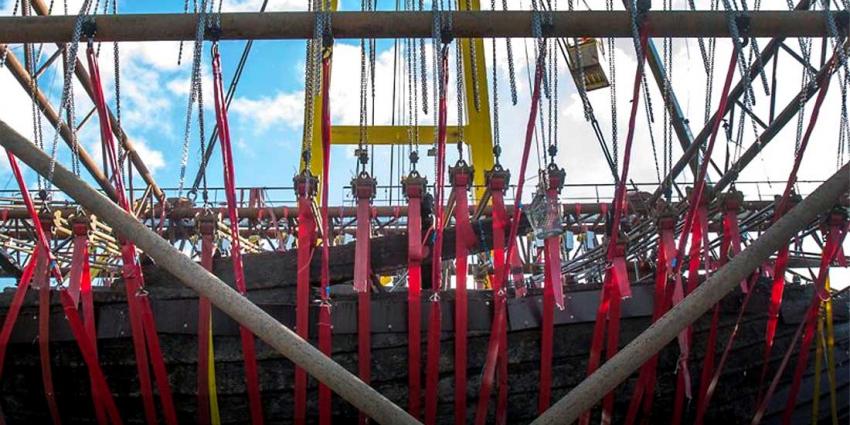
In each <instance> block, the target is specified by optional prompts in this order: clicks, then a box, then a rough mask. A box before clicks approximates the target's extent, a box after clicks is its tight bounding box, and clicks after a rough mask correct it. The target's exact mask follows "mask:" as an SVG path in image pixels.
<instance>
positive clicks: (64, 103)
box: [47, 0, 91, 182]
mask: <svg viewBox="0 0 850 425" xmlns="http://www.w3.org/2000/svg"><path fill="white" fill-rule="evenodd" d="M90 5H91V0H84V2H83V5H82V7H81V8H80V13H79V14H78V15H77V19H76V21H75V22H74V32H73V33H72V35H71V45H70V46H67V47H68V55H67V59H66V61H65V75H64V81H63V87H62V97H61V99H60V101H59V110H58V111H57V115H58V116H59V117H60V119H61V117H62V112H63V111H65V110H67V111H68V117H69V119H68V121H69V122H68V123H66V124H67V126H68V128H69V129H70V130H71V132H72V133H74V132H75V131H74V130H75V129H74V127H75V124H74V110H73V108H69V106H70V99H71V96H72V94H71V91H72V86H73V76H74V71H75V70H76V68H77V51H78V49H79V45H80V37H81V35H82V32H83V22H84V21H85V20H86V19H88V18H87V17H86V15H85V11H86V10H88V7H89V6H90ZM61 128H62V126H61V125H58V126H56V131H55V132H54V133H53V143H52V144H51V146H50V165H49V166H48V169H47V181H48V182H52V181H53V172H54V171H55V169H56V153H57V148H58V145H59V130H60V129H61ZM76 144H77V140H76V136H75V137H74V145H75V146H76Z"/></svg>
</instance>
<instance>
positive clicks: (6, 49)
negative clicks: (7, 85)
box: [0, 0, 21, 69]
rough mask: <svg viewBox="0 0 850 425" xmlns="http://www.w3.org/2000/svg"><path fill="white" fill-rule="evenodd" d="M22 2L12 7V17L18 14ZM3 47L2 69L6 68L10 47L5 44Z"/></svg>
mask: <svg viewBox="0 0 850 425" xmlns="http://www.w3.org/2000/svg"><path fill="white" fill-rule="evenodd" d="M20 2H21V0H15V4H14V6H12V16H15V15H17V14H18V6H19V5H20ZM3 47H4V48H3V55H2V56H0V69H2V68H3V67H4V66H6V57H7V56H9V45H8V44H4V45H3Z"/></svg>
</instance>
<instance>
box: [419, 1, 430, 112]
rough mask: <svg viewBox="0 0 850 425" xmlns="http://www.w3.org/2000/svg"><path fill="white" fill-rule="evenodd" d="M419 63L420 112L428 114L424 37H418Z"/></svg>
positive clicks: (422, 7) (423, 8)
mask: <svg viewBox="0 0 850 425" xmlns="http://www.w3.org/2000/svg"><path fill="white" fill-rule="evenodd" d="M424 10H425V0H419V11H420V12H422V11H424ZM419 63H420V64H421V66H420V67H419V69H420V71H421V74H420V80H422V113H424V114H425V115H428V68H427V67H426V66H425V64H426V63H427V61H426V59H425V39H424V38H420V39H419Z"/></svg>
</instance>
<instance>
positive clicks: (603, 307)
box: [579, 26, 648, 425]
mask: <svg viewBox="0 0 850 425" xmlns="http://www.w3.org/2000/svg"><path fill="white" fill-rule="evenodd" d="M647 37H648V29H647V27H646V26H644V28H643V29H641V33H640V45H641V52H642V54H641V57H640V58H639V59H638V61H639V62H640V63H639V65H638V67H637V69H636V70H635V78H634V85H633V89H632V108H631V113H630V115H629V131H628V134H627V135H626V147H625V150H624V152H623V170H622V174H621V177H620V180H619V182H618V184H617V188H616V192H615V194H614V218H613V220H612V227H611V229H612V231H611V235H610V238H609V241H608V253H607V261H608V263H609V264H610V265H612V266H614V264H615V263H614V261H613V260H614V259H615V258H616V257H617V256H616V255H615V251H616V250H617V238H618V237H619V233H620V232H619V228H620V219H621V215H622V213H623V207H624V205H625V203H626V183H625V182H627V181H628V175H629V163H630V160H631V150H632V142H633V141H634V135H635V124H636V119H637V109H638V104H639V103H640V86H641V81H642V80H641V78H642V76H643V64H644V61H645V60H646V44H647ZM614 270H616V269H612V268H609V269H608V271H606V273H605V282H604V284H603V287H602V291H601V292H602V293H601V294H600V302H599V307H598V309H597V311H596V321H595V323H594V326H593V338H592V342H591V347H590V358H589V359H588V362H587V374H588V375H590V374H592V373H593V372H595V371H596V368H598V367H599V361H600V358H601V355H602V339H603V337H604V334H605V329H604V327H605V325H606V322H607V324H608V333H609V337H608V348H609V350H610V349H613V351H614V352H609V353H608V356H609V357H610V356H613V355H614V354H615V352H616V348H617V347H616V345H617V342H618V339H619V321H620V313H619V311H620V297H621V288H622V287H624V286H625V287H627V286H628V275H626V277H625V279H623V277H622V276H619V274H618V273H613V272H612V271H614ZM629 293H630V292H629ZM610 404H613V391H612V392H611V393H610V395H606V397H605V399H603V413H602V422H603V423H608V422H609V421H610V420H611V417H610V415H611V412H610V411H609V409H608V408H606V406H608V405H610ZM589 423H590V411H587V412H584V413H583V414H582V415H581V417H580V418H579V424H581V425H587V424H589Z"/></svg>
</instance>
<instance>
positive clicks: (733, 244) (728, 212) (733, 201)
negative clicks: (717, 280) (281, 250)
mask: <svg viewBox="0 0 850 425" xmlns="http://www.w3.org/2000/svg"><path fill="white" fill-rule="evenodd" d="M742 200H743V195H742V194H741V193H740V192H737V191H731V192H729V193H727V194H725V195H723V197H722V198H721V203H722V205H721V217H722V224H723V236H722V237H721V242H720V258H719V264H718V266H719V267H722V266H724V265H725V264H726V263H728V262H729V260H731V259H732V257H734V256H735V255H737V254H738V253H739V252H741V232H740V229H739V227H738V211H739V210H740V208H741V202H742ZM705 230H706V232H707V229H705ZM706 259H707V258H706ZM747 286H748V283H747V280H746V279H745V280H742V281H741V292H742V293H744V294H748V292H749V290H748V288H747ZM747 298H748V297H747ZM719 324H720V303H717V304H715V305H714V310H713V312H712V316H711V327H710V328H709V333H708V340H707V341H706V345H705V357H704V358H703V362H702V370H701V371H700V380H699V392H698V393H697V415H696V422H698V423H702V420H703V419H702V416H703V414H704V413H705V411H706V409H707V406H706V397H707V396H708V391H709V384H710V383H711V380H712V376H714V372H715V366H714V359H715V354H716V351H717V328H718V326H719ZM700 412H702V413H703V414H700Z"/></svg>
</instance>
